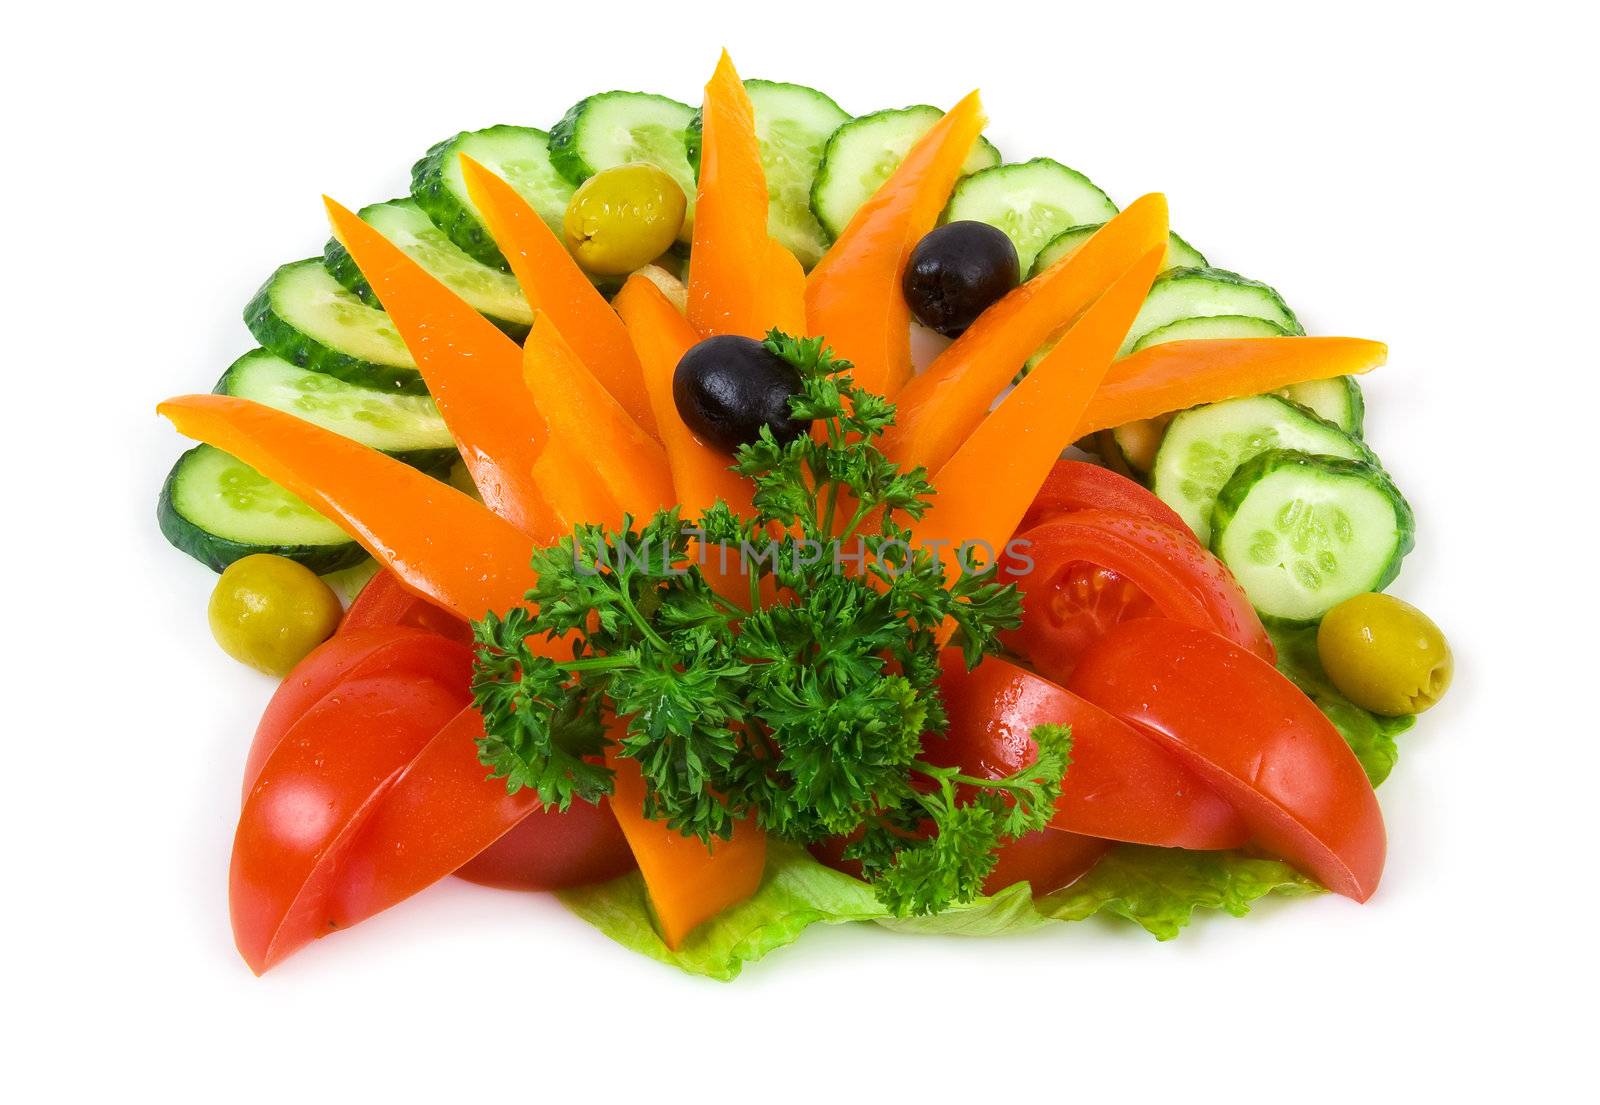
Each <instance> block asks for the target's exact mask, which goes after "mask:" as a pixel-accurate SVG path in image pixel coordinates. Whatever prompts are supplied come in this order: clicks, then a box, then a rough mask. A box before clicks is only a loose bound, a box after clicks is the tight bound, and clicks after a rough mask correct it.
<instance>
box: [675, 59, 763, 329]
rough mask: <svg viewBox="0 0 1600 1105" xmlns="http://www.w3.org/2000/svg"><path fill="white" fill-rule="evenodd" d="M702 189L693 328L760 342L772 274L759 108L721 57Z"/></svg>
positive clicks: (705, 110)
mask: <svg viewBox="0 0 1600 1105" xmlns="http://www.w3.org/2000/svg"><path fill="white" fill-rule="evenodd" d="M701 120H702V124H701V126H702V129H701V139H700V190H699V193H698V196H697V198H696V200H695V209H694V246H693V262H692V263H691V264H690V266H689V322H690V323H691V324H692V325H693V326H694V328H695V329H696V330H697V331H699V332H700V333H701V334H702V335H706V336H709V335H712V334H743V335H744V336H746V337H750V338H760V337H762V336H763V335H765V334H766V332H767V330H768V329H769V328H770V327H771V326H772V325H773V321H772V320H771V319H770V318H769V317H767V314H766V310H765V306H764V302H763V301H764V298H765V293H764V291H763V288H762V285H763V284H764V283H765V281H763V280H762V279H761V277H762V276H763V274H764V273H765V270H766V269H767V267H768V265H769V263H770V261H769V253H768V247H767V242H768V238H767V178H766V173H765V171H764V170H763V169H762V168H761V146H760V143H759V142H758V141H757V140H756V121H755V109H754V108H753V107H752V106H751V104H750V97H749V95H748V94H746V92H745V90H744V85H743V83H741V82H740V80H739V74H738V73H737V72H736V71H735V70H734V68H733V61H732V59H730V58H729V57H728V52H727V51H726V50H724V51H723V52H722V57H721V58H720V59H718V61H717V68H716V71H715V72H714V73H712V75H711V80H710V81H709V82H707V84H706V92H705V101H704V106H703V107H702V109H701Z"/></svg>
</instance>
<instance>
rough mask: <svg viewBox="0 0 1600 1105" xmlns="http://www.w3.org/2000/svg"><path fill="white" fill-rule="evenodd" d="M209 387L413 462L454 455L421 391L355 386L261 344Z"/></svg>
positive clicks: (432, 465)
mask: <svg viewBox="0 0 1600 1105" xmlns="http://www.w3.org/2000/svg"><path fill="white" fill-rule="evenodd" d="M215 390H216V392H217V394H218V395H234V396H238V397H239V398H240V399H250V400H253V401H254V402H257V403H260V404H262V405H263V406H267V407H272V408H273V409H274V410H280V411H283V412H285V413H287V414H292V415H294V416H295V417H296V418H303V419H305V420H306V421H307V422H311V423H314V424H316V425H318V426H321V427H322V428H323V429H325V430H332V431H333V432H334V433H336V434H339V435H340V436H342V437H348V438H350V439H351V440H352V441H359V442H361V444H363V445H367V446H370V447H371V448H373V449H378V450H381V451H382V452H385V453H388V454H389V455H390V456H393V457H395V458H397V459H399V460H403V461H405V462H406V463H407V464H414V465H416V466H417V467H418V468H425V469H427V470H429V471H434V470H436V469H437V470H442V469H443V468H444V467H446V466H447V465H448V463H449V462H451V461H453V460H455V457H456V443H455V440H454V439H453V438H452V437H451V436H450V430H449V428H448V427H446V426H445V424H444V419H443V418H442V417H440V415H439V408H438V407H436V406H435V405H434V402H433V400H432V399H430V398H428V397H427V396H426V395H400V394H397V393H395V392H392V391H379V390H377V389H376V388H366V387H361V386H360V385H359V384H351V383H347V382H346V381H344V380H340V379H336V378H335V377H332V376H329V375H327V374H326V373H323V372H313V371H311V370H310V369H307V368H296V367H295V366H294V365H292V364H290V363H289V362H288V361H286V360H284V359H283V358H282V357H278V356H276V355H274V354H272V353H268V352H267V351H266V350H265V349H253V350H251V351H250V352H248V353H246V354H245V355H244V356H242V357H240V358H239V359H238V360H237V361H234V362H233V364H232V365H230V366H228V371H227V372H225V373H223V374H222V379H221V380H219V381H217V386H216V389H215Z"/></svg>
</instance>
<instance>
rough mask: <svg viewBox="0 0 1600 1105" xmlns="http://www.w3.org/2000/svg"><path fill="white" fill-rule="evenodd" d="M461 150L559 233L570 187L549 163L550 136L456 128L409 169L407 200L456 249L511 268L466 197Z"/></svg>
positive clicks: (536, 132)
mask: <svg viewBox="0 0 1600 1105" xmlns="http://www.w3.org/2000/svg"><path fill="white" fill-rule="evenodd" d="M461 154H466V155H467V156H468V157H470V158H472V159H473V160H474V161H478V162H480V163H482V165H483V166H484V168H486V169H488V170H489V171H490V172H492V173H494V174H495V175H496V176H499V177H501V178H502V179H504V180H505V181H506V183H508V184H510V185H511V187H513V188H515V189H516V190H517V193H518V194H519V195H520V196H522V198H523V199H525V200H527V201H528V203H529V204H531V205H532V206H533V209H534V210H535V211H537V212H538V213H539V217H540V218H541V219H543V220H544V221H545V222H546V223H548V224H549V226H550V229H552V230H554V231H555V232H556V233H557V234H560V233H561V220H562V219H563V218H564V217H565V216H566V213H567V203H568V201H570V200H571V199H572V189H573V185H572V184H571V183H570V182H569V181H568V180H567V179H566V178H565V177H563V176H562V175H561V174H560V173H558V172H557V171H556V169H555V166H554V165H552V164H551V163H550V136H549V135H548V134H546V133H545V132H544V131H542V130H535V129H534V128H533V127H511V126H498V127H489V128H487V129H485V130H473V131H462V132H461V133H460V134H457V135H454V136H453V137H450V138H446V139H445V140H444V141H443V142H440V143H438V144H437V145H435V146H434V147H433V148H432V149H430V150H429V151H428V152H427V153H425V154H423V155H422V160H420V161H418V162H417V163H416V164H415V165H413V166H412V167H411V198H412V199H413V200H415V201H416V203H417V206H418V207H420V208H422V211H423V213H424V214H426V215H427V216H428V218H430V219H432V220H433V225H434V226H437V227H438V228H439V229H440V230H442V231H444V233H445V237H447V238H449V239H450V240H451V241H452V242H454V243H455V244H456V245H457V246H458V247H459V248H460V249H461V251H462V252H464V253H465V254H466V255H467V256H468V257H471V258H472V259H473V260H475V261H477V262H479V263H480V264H484V265H489V266H491V267H493V268H497V269H499V270H500V271H501V272H510V271H511V266H509V265H507V264H506V259H505V258H504V257H502V256H501V255H500V250H499V247H497V246H496V245H495V244H494V239H493V238H492V237H490V235H489V231H488V230H487V229H486V228H485V227H484V225H483V220H482V219H481V218H480V217H479V215H478V208H477V206H476V205H475V204H474V203H473V202H472V200H471V198H470V197H469V196H468V195H467V185H466V181H465V180H464V179H463V178H462V176H461V160H460V155H461Z"/></svg>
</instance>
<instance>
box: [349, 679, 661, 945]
mask: <svg viewBox="0 0 1600 1105" xmlns="http://www.w3.org/2000/svg"><path fill="white" fill-rule="evenodd" d="M482 735H483V720H482V719H481V718H480V717H479V716H478V714H477V712H476V711H474V710H462V711H460V712H459V713H458V714H457V715H456V716H454V717H452V718H450V719H449V720H448V724H445V725H444V726H443V727H442V728H440V729H439V730H438V732H437V734H436V735H435V736H434V737H433V739H432V740H430V741H428V742H427V743H426V745H425V746H424V747H422V748H421V749H420V750H418V751H417V753H416V754H415V756H414V757H413V758H412V760H411V761H410V763H409V765H408V766H407V767H406V769H405V772H404V774H402V775H401V776H400V777H399V778H397V779H396V780H395V781H394V783H393V784H392V785H391V786H390V787H389V788H388V791H387V793H386V794H385V795H384V799H383V802H382V803H381V804H380V805H379V806H378V807H377V808H376V809H375V810H374V811H373V812H372V815H371V817H370V818H369V819H368V820H367V822H366V823H365V824H364V825H363V826H362V830H361V833H360V834H359V836H358V837H357V838H356V839H355V840H354V841H353V842H352V844H351V846H350V848H349V851H348V854H347V855H346V857H345V859H344V863H343V865H342V867H341V871H340V877H339V882H338V886H337V888H336V890H335V892H334V893H333V895H332V896H331V899H330V905H329V918H330V920H331V923H332V924H333V925H334V926H335V927H338V928H348V927H349V926H351V925H353V924H356V923H357V922H359V921H363V920H365V919H366V918H368V917H371V916H372V915H373V914H375V913H379V912H382V911H383V910H385V909H388V908H389V907H390V906H392V905H394V904H396V903H397V902H402V901H404V900H405V899H407V898H409V897H411V895H413V894H415V893H417V892H418V891H420V890H425V889H426V888H428V887H429V886H432V885H433V884H434V883H436V882H438V881H439V880H440V879H442V878H444V877H445V876H446V875H449V874H451V873H453V872H455V871H457V870H459V869H460V868H461V867H462V866H464V865H465V864H467V863H468V862H470V861H471V860H473V859H474V858H476V857H477V856H478V855H479V854H480V853H482V852H483V851H484V850H485V849H486V848H488V847H489V846H490V845H492V844H494V843H495V842H496V841H498V840H499V839H500V838H501V837H503V836H505V835H506V834H507V833H509V832H510V831H511V830H512V829H514V828H516V827H517V826H518V825H519V823H521V822H522V821H523V820H524V819H525V818H528V817H530V815H531V816H533V817H535V818H536V819H537V821H540V822H544V823H546V825H547V826H548V825H550V824H552V823H553V822H556V821H557V819H566V818H571V820H570V821H561V822H560V824H559V829H560V835H559V836H552V837H551V838H550V839H549V840H548V841H547V842H546V843H548V845H549V848H548V850H547V851H546V852H544V853H543V854H542V855H541V856H539V857H537V859H536V860H530V861H529V866H528V868H527V869H526V871H525V881H524V882H522V883H521V885H524V886H532V885H534V883H535V881H537V882H538V888H539V889H546V890H549V889H558V888H560V887H564V886H576V885H579V884H580V883H585V882H593V881H598V880H601V879H608V878H611V877H613V876H615V875H620V874H622V873H623V872H624V871H626V870H628V869H629V868H630V867H631V866H632V865H633V861H632V857H631V854H630V853H629V850H628V847H627V844H626V843H625V842H624V840H623V839H622V834H621V831H620V830H619V829H618V827H617V822H616V818H615V817H613V816H612V815H611V813H610V810H609V809H608V808H605V807H601V808H599V809H595V808H593V807H586V808H585V809H584V810H583V811H581V812H577V811H578V804H577V803H574V804H573V806H572V808H571V809H570V810H569V811H568V812H567V813H555V812H548V811H540V810H539V800H538V798H537V797H536V796H535V795H534V793H533V792H532V791H530V790H521V791H518V792H517V793H516V794H507V793H506V785H505V783H504V782H503V781H502V780H499V779H490V778H488V774H489V772H488V769H487V768H485V767H484V766H483V765H482V764H480V763H479V762H478V749H477V743H476V742H477V739H478V738H479V737H481V736H482ZM528 831H529V833H532V832H533V831H534V830H532V829H530V830H528ZM520 843H521V844H522V845H523V846H524V847H526V846H527V845H528V844H529V843H530V841H529V840H528V839H526V838H524V839H522V840H521V841H520ZM507 858H508V857H506V856H504V855H502V856H500V857H498V859H497V860H496V861H494V866H495V868H496V869H500V870H502V871H503V869H504V861H505V860H506V859H507Z"/></svg>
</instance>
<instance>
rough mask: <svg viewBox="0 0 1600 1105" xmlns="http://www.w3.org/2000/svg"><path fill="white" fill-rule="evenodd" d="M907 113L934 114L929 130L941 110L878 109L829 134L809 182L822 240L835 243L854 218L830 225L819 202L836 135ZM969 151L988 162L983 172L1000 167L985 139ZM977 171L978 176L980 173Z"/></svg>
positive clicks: (918, 106)
mask: <svg viewBox="0 0 1600 1105" xmlns="http://www.w3.org/2000/svg"><path fill="white" fill-rule="evenodd" d="M909 111H932V112H936V113H937V115H935V116H934V117H933V118H932V119H930V120H929V122H928V125H929V126H930V127H931V126H932V125H933V124H934V123H936V122H938V117H939V116H941V115H943V114H944V112H943V110H941V109H940V108H936V107H933V106H932V105H929V104H912V105H911V106H910V107H887V108H882V109H880V110H878V111H872V112H868V113H867V114H865V115H857V116H856V117H855V118H854V119H851V120H849V121H848V122H845V123H841V124H840V126H839V129H838V130H836V131H834V132H833V135H832V136H831V137H830V138H829V139H828V142H827V145H826V146H824V147H823V151H822V160H821V162H819V163H818V165H817V175H816V177H815V178H814V179H813V180H812V182H811V213H812V214H813V215H815V216H816V218H817V223H818V225H820V226H821V227H822V232H823V234H824V236H826V237H827V239H828V241H829V242H830V243H831V242H833V241H836V240H837V239H838V237H839V235H840V234H843V233H844V229H845V227H846V226H848V225H849V222H850V219H851V218H852V217H854V215H855V212H854V211H852V212H850V214H849V215H848V216H846V217H845V218H844V219H843V221H840V222H838V225H834V222H833V221H830V219H829V218H828V212H827V206H828V205H827V202H826V200H825V199H824V198H823V193H824V192H825V191H826V189H827V187H828V177H829V173H830V171H831V169H832V168H833V167H832V166H830V165H829V164H828V162H829V159H830V157H834V155H835V145H834V144H835V143H836V142H837V141H838V140H839V135H840V133H841V132H842V131H844V130H845V129H846V128H847V127H852V126H857V125H865V124H867V123H870V122H872V121H873V120H875V119H878V118H880V117H882V116H884V115H901V114H904V113H905V112H909ZM973 148H974V150H975V151H977V150H982V151H983V153H982V157H983V160H985V161H987V162H988V164H987V165H986V166H984V168H990V169H992V168H994V167H995V166H997V165H999V164H1001V157H1000V150H999V148H998V147H996V146H995V144H994V143H993V142H991V141H989V139H988V138H987V137H986V136H985V135H981V134H980V135H979V136H978V141H977V143H976V145H975V146H974V147H973ZM978 171H979V172H981V171H982V170H981V169H980V170H978Z"/></svg>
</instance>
